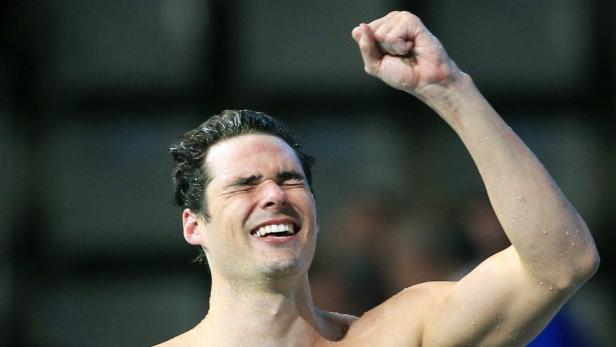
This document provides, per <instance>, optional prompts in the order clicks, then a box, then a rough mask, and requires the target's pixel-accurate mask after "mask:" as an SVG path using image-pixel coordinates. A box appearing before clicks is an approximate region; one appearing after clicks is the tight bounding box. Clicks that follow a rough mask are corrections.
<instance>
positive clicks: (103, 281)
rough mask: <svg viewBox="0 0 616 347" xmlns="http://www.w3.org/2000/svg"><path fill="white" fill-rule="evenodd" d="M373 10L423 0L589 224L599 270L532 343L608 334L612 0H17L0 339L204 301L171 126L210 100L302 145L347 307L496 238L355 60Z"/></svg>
mask: <svg viewBox="0 0 616 347" xmlns="http://www.w3.org/2000/svg"><path fill="white" fill-rule="evenodd" d="M391 10H410V11H413V12H414V13H416V14H418V15H419V16H420V17H421V18H422V19H423V21H424V22H425V23H426V25H427V26H428V28H429V29H430V30H431V31H432V32H433V33H434V34H435V35H436V36H437V37H438V38H440V40H441V41H442V42H443V44H444V45H445V47H446V48H447V50H448V51H449V54H450V56H451V57H453V59H454V60H455V61H456V62H457V63H458V65H459V66H460V67H461V68H462V69H463V70H464V71H466V72H468V73H469V74H470V75H471V76H472V77H473V78H474V80H475V82H476V83H477V85H478V86H479V88H480V89H481V90H482V91H483V92H484V94H485V95H486V96H487V98H488V99H489V100H490V101H491V102H492V104H493V105H494V106H495V108H496V109H497V110H498V111H499V113H500V114H501V115H502V117H503V118H504V119H505V120H506V121H507V122H508V123H509V124H510V125H511V126H512V127H513V129H514V130H515V131H516V132H518V134H519V135H520V136H521V137H522V138H523V139H524V140H525V141H526V142H527V143H528V145H529V146H530V147H531V148H532V149H533V150H534V151H535V152H536V154H537V155H538V156H539V158H540V159H541V160H542V161H543V163H544V164H545V166H546V167H547V168H548V170H549V171H550V172H551V173H552V174H553V176H554V177H555V178H556V180H557V181H558V182H559V183H560V186H561V188H562V189H563V191H564V192H565V193H566V195H567V196H568V197H569V198H570V200H571V201H572V202H573V204H574V205H575V206H576V207H577V208H578V210H579V211H580V213H581V214H582V215H583V216H584V217H585V219H586V221H587V223H588V224H589V226H590V229H591V230H592V232H593V234H594V236H595V238H596V241H597V244H598V248H599V252H600V254H601V256H602V264H601V268H600V270H599V272H598V273H597V275H596V276H595V277H594V278H593V279H592V280H591V281H590V282H589V283H588V284H587V285H586V286H584V287H583V288H582V289H581V290H580V291H579V292H578V293H577V294H576V296H575V297H574V299H573V300H572V301H571V302H570V303H569V304H567V305H566V306H565V307H564V309H563V311H562V312H561V313H560V314H559V315H558V316H557V317H556V319H554V321H553V322H552V324H551V325H550V327H549V328H548V329H547V330H546V331H545V332H544V334H542V335H541V336H540V337H539V338H538V339H537V340H536V341H535V342H533V343H534V345H535V346H539V345H551V346H608V345H609V343H610V341H614V340H615V339H616V336H615V331H614V329H613V327H614V326H616V325H615V323H616V316H615V312H616V310H615V302H614V298H613V295H612V293H614V289H615V288H614V284H613V283H612V281H611V279H612V277H613V275H614V270H613V269H614V257H613V254H611V251H612V248H613V247H614V245H615V243H614V232H613V230H612V229H613V226H614V225H616V213H614V212H615V210H614V207H613V206H614V205H615V204H616V198H615V196H616V184H614V183H613V181H614V179H616V160H615V158H616V137H615V136H614V133H615V131H616V124H615V121H614V119H615V117H614V116H615V111H616V103H615V97H616V69H615V68H614V62H616V24H615V22H614V21H613V20H612V19H613V17H614V15H616V4H615V3H614V2H612V1H608V0H592V1H577V0H558V1H557V0H545V1H530V0H518V1H488V0H481V1H464V2H461V1H454V0H431V1H427V0H422V1H394V0H361V1H324V0H317V1H302V2H300V1H284V0H271V1H255V0H245V1H235V0H234V1H204V0H152V1H137V0H129V1H94V0H66V1H60V0H51V1H33V0H31V1H7V2H4V3H3V4H2V5H0V159H1V163H2V164H1V167H2V169H0V197H1V199H0V218H1V221H2V222H1V223H0V341H1V342H0V344H2V345H5V346H145V345H151V344H154V343H158V342H161V341H163V340H166V339H168V338H170V337H172V336H175V335H177V334H178V333H180V332H182V331H185V330H187V329H190V328H191V327H192V326H194V325H195V324H196V323H197V322H199V321H200V320H201V319H202V317H203V316H204V314H205V312H206V311H207V307H208V296H209V282H210V279H209V273H208V271H207V269H205V268H204V267H202V266H199V265H197V264H191V260H192V258H193V257H194V256H195V255H196V254H197V252H196V250H195V249H193V248H192V247H189V246H188V245H187V244H186V243H185V242H184V240H183V237H182V236H181V223H180V222H181V220H180V210H179V208H177V207H175V206H173V204H172V192H173V188H172V184H171V181H170V179H169V177H170V173H171V169H172V163H171V159H170V156H169V155H168V145H169V144H170V143H172V142H173V141H174V140H175V139H176V138H177V137H178V136H179V135H181V134H182V133H184V132H185V131H187V130H189V129H191V128H193V127H195V126H197V125H198V124H200V123H201V122H202V121H204V120H205V119H206V118H207V117H208V116H209V115H212V114H215V113H218V112H220V111H221V110H223V109H227V108H249V109H254V110H261V111H265V112H267V113H268V114H270V115H273V116H276V117H278V118H280V119H282V120H284V121H286V122H288V123H289V124H290V126H291V128H292V129H293V130H294V131H295V132H296V133H297V134H298V135H299V136H300V137H301V139H302V140H303V142H304V146H305V147H306V149H307V151H308V152H309V153H311V154H313V155H315V156H316V157H317V160H318V161H317V166H316V168H315V173H314V174H315V176H316V178H315V189H316V193H317V203H318V208H319V213H320V218H321V225H322V232H321V234H320V240H319V246H318V251H317V255H316V260H315V263H314V264H313V268H312V269H311V279H312V285H313V289H314V295H315V301H316V302H317V303H318V304H319V305H320V306H321V307H322V308H325V309H329V310H335V311H339V312H348V313H352V314H356V315H360V314H361V313H362V312H364V311H365V310H367V309H368V308H371V307H373V306H374V305H377V304H378V303H380V302H382V301H383V300H384V299H385V298H387V297H389V296H391V295H392V294H393V293H396V292H398V291H399V290H401V289H403V288H405V287H408V286H410V285H412V284H415V283H419V282H423V281H428V280H437V279H457V278H460V277H461V276H462V275H463V274H464V273H466V272H467V271H468V270H469V269H472V267H473V266H475V265H476V264H477V263H478V262H479V261H480V260H481V259H484V258H485V257H487V256H489V255H490V254H493V253H494V252H497V251H498V250H500V249H503V248H504V247H506V246H507V240H506V239H505V238H504V237H503V236H504V235H503V233H502V231H501V230H500V227H499V225H498V222H497V221H496V219H495V217H494V214H493V212H492V210H491V207H490V205H489V203H488V202H487V199H486V195H485V191H484V189H483V186H482V183H481V181H480V179H479V175H478V173H477V170H476V169H475V167H474V165H473V164H472V162H471V159H470V156H469V155H468V154H467V152H466V151H465V149H464V148H463V146H462V144H461V142H460V141H459V140H458V139H457V138H456V136H455V135H454V133H453V132H452V131H451V130H450V129H449V128H448V127H447V126H446V125H445V123H444V122H443V121H441V120H440V119H439V118H438V117H437V116H436V115H435V114H433V112H431V111H430V110H429V109H428V107H426V106H424V105H422V104H421V103H420V102H419V101H417V100H414V99H413V98H412V97H410V96H408V95H405V94H403V93H401V92H398V91H395V90H392V89H390V88H388V87H386V86H385V85H383V84H382V83H380V82H379V81H377V80H376V79H373V78H371V77H369V76H367V75H365V74H364V73H363V68H362V63H361V59H360V56H359V53H358V51H357V48H356V47H355V44H354V42H353V40H352V39H351V36H350V31H351V29H352V28H353V27H354V26H356V25H357V24H359V23H361V22H369V21H371V20H373V19H375V18H377V17H381V16H383V15H384V14H386V13H387V12H389V11H391ZM559 339H560V340H559ZM546 341H547V342H546ZM554 341H558V342H554Z"/></svg>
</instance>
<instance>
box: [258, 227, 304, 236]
mask: <svg viewBox="0 0 616 347" xmlns="http://www.w3.org/2000/svg"><path fill="white" fill-rule="evenodd" d="M281 232H289V233H291V234H295V227H294V226H293V224H270V225H266V226H262V227H261V228H259V230H257V232H255V235H256V236H257V237H263V236H265V235H267V234H272V233H281Z"/></svg>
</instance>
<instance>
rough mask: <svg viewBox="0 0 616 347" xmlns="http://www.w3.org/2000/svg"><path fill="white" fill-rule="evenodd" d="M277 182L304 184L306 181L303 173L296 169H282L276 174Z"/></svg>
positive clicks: (293, 184)
mask: <svg viewBox="0 0 616 347" xmlns="http://www.w3.org/2000/svg"><path fill="white" fill-rule="evenodd" d="M277 181H278V184H280V185H286V186H300V185H302V186H303V185H304V182H305V181H306V180H305V178H304V175H302V174H300V173H299V172H296V171H283V172H281V173H279V174H278V179H277Z"/></svg>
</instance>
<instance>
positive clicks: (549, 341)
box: [528, 309, 594, 347]
mask: <svg viewBox="0 0 616 347" xmlns="http://www.w3.org/2000/svg"><path fill="white" fill-rule="evenodd" d="M584 336H585V334H584V331H581V329H580V327H579V326H576V325H575V324H573V322H572V320H571V319H570V311H568V310H566V309H563V310H561V311H560V312H558V314H557V315H556V316H555V317H554V319H552V321H551V322H550V324H548V326H547V327H546V328H545V329H544V330H543V331H542V332H541V334H539V336H537V337H536V338H535V339H534V340H533V341H532V342H531V343H529V344H528V346H529V347H594V346H593V345H592V344H591V343H590V342H589V339H588V338H584Z"/></svg>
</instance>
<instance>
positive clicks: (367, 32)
mask: <svg viewBox="0 0 616 347" xmlns="http://www.w3.org/2000/svg"><path fill="white" fill-rule="evenodd" d="M359 32H360V33H361V35H360V36H359V40H358V44H359V51H360V52H361V58H362V60H363V61H364V70H366V72H367V73H369V74H371V75H376V73H377V71H378V68H379V65H380V62H381V59H383V54H382V53H381V51H380V50H379V47H378V45H377V43H376V40H375V38H374V33H373V32H372V30H371V29H370V27H369V26H368V25H367V24H363V23H362V24H360V26H359Z"/></svg>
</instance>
